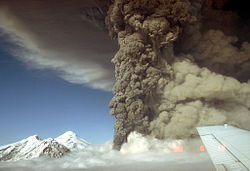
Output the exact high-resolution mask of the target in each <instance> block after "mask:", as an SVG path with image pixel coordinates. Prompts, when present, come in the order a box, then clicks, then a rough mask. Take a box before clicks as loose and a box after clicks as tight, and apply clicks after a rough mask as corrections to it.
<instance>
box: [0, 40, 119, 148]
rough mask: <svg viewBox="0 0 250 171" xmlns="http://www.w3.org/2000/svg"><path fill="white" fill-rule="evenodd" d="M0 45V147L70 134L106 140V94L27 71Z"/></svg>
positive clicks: (50, 74) (109, 131)
mask: <svg viewBox="0 0 250 171" xmlns="http://www.w3.org/2000/svg"><path fill="white" fill-rule="evenodd" d="M4 46H5V44H4V43H3V42H1V44H0V145H4V144H8V143H12V142H15V141H18V140H21V139H23V138H26V137H28V136H31V135H34V134H37V135H39V136H40V137H41V138H47V137H57V136H59V135H60V134H62V133H64V132H66V131H68V130H71V131H73V132H75V133H77V134H78V135H79V136H80V137H82V138H84V139H86V140H87V141H89V142H92V143H97V144H98V143H103V142H105V141H107V140H110V139H112V136H113V124H114V118H113V116H111V115H110V114H109V108H108V103H109V101H110V99H111V98H112V96H113V95H112V93H111V92H105V91H102V90H96V89H91V88H88V87H84V86H83V85H79V84H72V83H69V82H67V81H65V80H63V79H61V78H59V77H58V76H57V75H56V73H55V72H53V71H51V70H37V69H32V68H30V67H28V66H27V65H25V64H24V63H22V62H20V61H18V60H16V59H15V58H14V57H12V56H11V55H10V54H8V53H6V51H4Z"/></svg>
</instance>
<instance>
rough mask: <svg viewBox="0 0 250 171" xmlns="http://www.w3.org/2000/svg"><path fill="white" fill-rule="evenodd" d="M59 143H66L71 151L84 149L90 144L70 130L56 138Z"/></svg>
mask: <svg viewBox="0 0 250 171" xmlns="http://www.w3.org/2000/svg"><path fill="white" fill-rule="evenodd" d="M55 140H56V141H57V142H58V143H60V144H62V145H64V146H65V147H67V148H68V149H70V150H71V151H82V150H84V149H86V147H87V146H89V145H90V144H89V143H88V142H87V141H85V140H84V139H82V138H80V137H79V136H77V135H76V134H75V133H74V132H72V131H68V132H65V133H64V134H62V135H61V136H59V137H57V138H56V139H55Z"/></svg>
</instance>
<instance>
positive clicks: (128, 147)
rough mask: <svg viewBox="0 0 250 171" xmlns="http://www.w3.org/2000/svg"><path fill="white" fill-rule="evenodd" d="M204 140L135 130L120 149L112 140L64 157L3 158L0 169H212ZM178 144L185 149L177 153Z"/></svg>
mask: <svg viewBox="0 0 250 171" xmlns="http://www.w3.org/2000/svg"><path fill="white" fill-rule="evenodd" d="M201 144H202V143H201V141H200V140H199V139H193V140H157V139H155V138H150V137H143V136H142V135H141V134H138V133H136V132H133V133H131V134H130V135H129V137H128V142H127V143H125V144H123V146H122V148H121V150H120V151H116V150H113V149H112V141H109V142H107V143H105V144H103V145H91V146H89V148H86V150H85V151H82V152H78V153H71V154H69V155H67V156H65V157H63V158H61V159H52V160H51V159H48V158H39V159H35V160H27V161H18V162H2V163H1V164H0V170H1V169H6V170H16V169H17V170H22V169H24V170H29V169H30V170H71V169H72V170H78V169H79V170H80V169H81V170H85V169H86V170H168V169H169V170H171V169H172V170H176V169H177V170H212V169H214V167H213V165H212V163H211V161H210V159H209V156H208V154H207V153H206V152H200V151H199V147H200V145H201ZM179 146H182V147H183V152H181V151H178V152H176V153H174V152H173V151H174V150H175V148H176V147H179Z"/></svg>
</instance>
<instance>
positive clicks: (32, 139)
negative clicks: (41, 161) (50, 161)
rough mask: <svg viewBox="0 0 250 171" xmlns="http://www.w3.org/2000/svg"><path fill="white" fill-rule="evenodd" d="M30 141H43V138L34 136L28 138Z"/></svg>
mask: <svg viewBox="0 0 250 171" xmlns="http://www.w3.org/2000/svg"><path fill="white" fill-rule="evenodd" d="M26 139H27V140H29V141H37V140H41V138H40V137H39V136H38V135H32V136H30V137H28V138H26Z"/></svg>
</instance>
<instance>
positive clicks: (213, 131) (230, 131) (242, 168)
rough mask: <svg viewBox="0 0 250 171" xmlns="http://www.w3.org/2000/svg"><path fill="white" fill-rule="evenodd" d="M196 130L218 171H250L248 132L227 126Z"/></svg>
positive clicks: (249, 135) (249, 132) (249, 133)
mask: <svg viewBox="0 0 250 171" xmlns="http://www.w3.org/2000/svg"><path fill="white" fill-rule="evenodd" d="M197 130H198V132H199V134H200V137H201V140H202V142H203V143H204V145H205V147H206V149H207V152H208V154H209V156H210V158H211V159H212V162H213V163H214V165H215V167H216V169H217V170H218V171H231V170H233V171H250V131H246V130H242V129H239V128H235V127H233V126H227V125H225V126H207V127H197Z"/></svg>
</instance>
